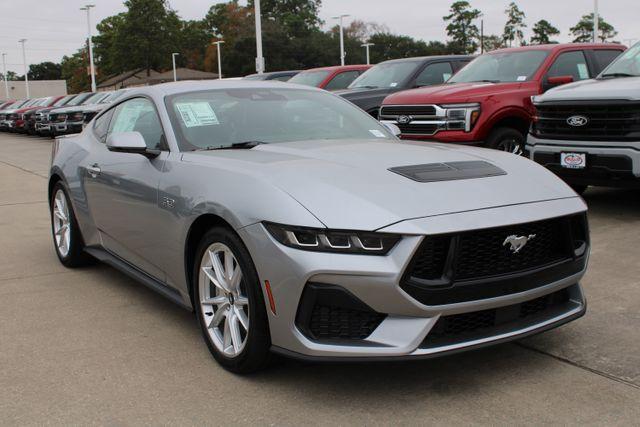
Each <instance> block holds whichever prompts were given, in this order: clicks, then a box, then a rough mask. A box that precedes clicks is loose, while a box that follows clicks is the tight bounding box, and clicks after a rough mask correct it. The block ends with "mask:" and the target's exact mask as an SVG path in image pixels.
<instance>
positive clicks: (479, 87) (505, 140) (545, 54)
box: [379, 43, 626, 154]
mask: <svg viewBox="0 0 640 427" xmlns="http://www.w3.org/2000/svg"><path fill="white" fill-rule="evenodd" d="M625 49H626V48H625V47H624V46H622V45H619V44H604V43H597V44H593V43H571V44H549V45H537V46H526V47H518V48H509V49H499V50H495V51H493V52H489V53H486V54H484V55H481V56H479V57H477V58H476V59H474V60H473V61H471V62H470V63H469V64H468V65H467V66H466V67H464V68H463V69H462V70H460V71H459V72H458V73H457V74H455V75H454V76H453V77H451V78H450V79H449V80H448V81H447V82H446V83H445V84H443V85H440V86H431V87H426V88H420V89H412V90H406V91H403V92H398V93H395V94H392V95H390V96H388V97H387V98H385V100H384V101H383V103H382V106H381V108H380V116H379V117H380V121H381V122H383V123H392V124H394V125H396V126H398V127H399V128H400V131H401V137H402V138H410V139H421V140H431V141H437V142H453V143H459V144H469V145H481V146H486V147H490V148H495V149H498V150H503V151H509V152H512V153H515V154H520V153H522V151H523V149H524V144H525V140H526V135H527V132H528V129H529V124H530V122H531V118H532V117H533V114H534V109H533V105H532V103H531V97H532V96H533V95H539V94H541V93H543V92H545V91H546V90H548V89H551V88H553V87H556V86H558V85H561V84H565V83H570V82H573V81H577V80H584V79H590V78H593V77H595V76H596V75H598V74H599V73H600V71H602V70H603V69H604V68H605V67H606V66H607V65H609V63H610V62H611V61H613V60H614V59H615V58H616V57H617V56H618V55H619V54H620V53H621V52H623V51H624V50H625Z"/></svg>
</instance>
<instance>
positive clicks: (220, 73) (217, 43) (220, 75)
mask: <svg viewBox="0 0 640 427" xmlns="http://www.w3.org/2000/svg"><path fill="white" fill-rule="evenodd" d="M223 43H224V40H218V41H217V42H213V44H215V45H216V46H217V48H218V79H221V78H222V62H221V57H220V45H221V44H223Z"/></svg>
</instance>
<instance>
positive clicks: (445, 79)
mask: <svg viewBox="0 0 640 427" xmlns="http://www.w3.org/2000/svg"><path fill="white" fill-rule="evenodd" d="M450 78H451V73H442V80H444V81H445V82H446V81H447V80H449V79H450Z"/></svg>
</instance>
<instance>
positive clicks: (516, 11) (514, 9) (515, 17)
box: [502, 2, 527, 47]
mask: <svg viewBox="0 0 640 427" xmlns="http://www.w3.org/2000/svg"><path fill="white" fill-rule="evenodd" d="M504 13H506V14H507V23H506V24H505V25H504V32H503V34H502V39H503V40H504V42H505V44H507V43H508V45H509V47H511V45H512V43H513V41H514V40H518V42H519V43H520V45H522V43H523V41H524V33H523V32H522V30H523V29H524V28H526V26H527V25H526V24H525V23H524V18H525V14H524V12H523V11H521V10H520V8H518V5H517V4H515V2H511V3H510V4H509V6H507V8H506V9H505V11H504Z"/></svg>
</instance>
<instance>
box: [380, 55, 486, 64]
mask: <svg viewBox="0 0 640 427" xmlns="http://www.w3.org/2000/svg"><path fill="white" fill-rule="evenodd" d="M475 57H476V55H432V56H412V57H409V58H397V59H389V60H386V61H382V62H379V64H387V63H390V62H422V61H438V60H442V59H473V58H475Z"/></svg>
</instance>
